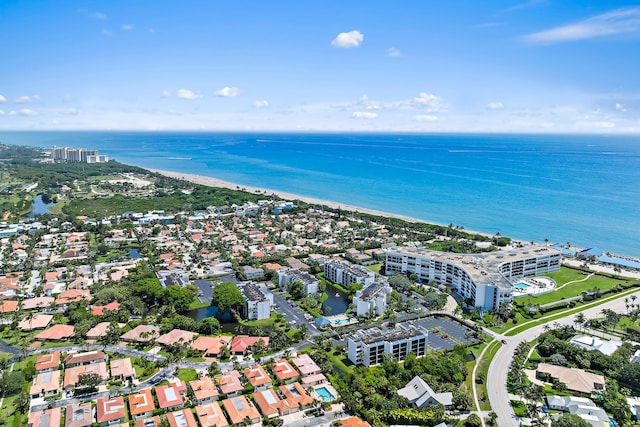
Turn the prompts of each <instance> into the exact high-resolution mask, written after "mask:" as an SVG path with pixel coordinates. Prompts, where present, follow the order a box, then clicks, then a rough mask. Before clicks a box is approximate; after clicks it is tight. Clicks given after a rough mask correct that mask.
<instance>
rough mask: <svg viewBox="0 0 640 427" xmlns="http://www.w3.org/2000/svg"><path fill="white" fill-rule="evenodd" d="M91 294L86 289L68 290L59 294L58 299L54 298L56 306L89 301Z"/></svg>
mask: <svg viewBox="0 0 640 427" xmlns="http://www.w3.org/2000/svg"><path fill="white" fill-rule="evenodd" d="M90 299H91V292H89V291H88V290H86V289H69V290H66V291H62V292H60V294H59V295H58V298H56V304H58V305H61V304H69V303H72V302H77V301H82V300H87V301H88V300H90Z"/></svg>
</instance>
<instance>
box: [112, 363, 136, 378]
mask: <svg viewBox="0 0 640 427" xmlns="http://www.w3.org/2000/svg"><path fill="white" fill-rule="evenodd" d="M135 377H136V371H135V369H133V365H132V364H131V359H129V358H128V357H125V358H124V359H115V360H111V379H112V380H114V381H117V380H121V381H133V379H134V378H135Z"/></svg>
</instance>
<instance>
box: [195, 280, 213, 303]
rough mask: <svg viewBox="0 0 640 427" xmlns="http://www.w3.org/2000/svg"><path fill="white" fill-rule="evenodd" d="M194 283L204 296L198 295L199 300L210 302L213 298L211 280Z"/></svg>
mask: <svg viewBox="0 0 640 427" xmlns="http://www.w3.org/2000/svg"><path fill="white" fill-rule="evenodd" d="M193 283H194V284H195V285H196V286H197V287H198V289H199V290H200V292H201V293H202V295H198V300H200V302H210V301H211V298H212V297H213V288H212V287H211V285H212V283H211V282H210V281H209V280H196V281H194V282H193Z"/></svg>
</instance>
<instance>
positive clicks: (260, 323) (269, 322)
mask: <svg viewBox="0 0 640 427" xmlns="http://www.w3.org/2000/svg"><path fill="white" fill-rule="evenodd" d="M277 319H278V313H276V312H275V311H272V312H271V317H269V318H268V319H262V320H242V321H241V322H240V323H241V324H243V325H245V326H251V327H254V328H258V327H260V328H265V327H271V326H273V325H274V324H275V323H276V320H277Z"/></svg>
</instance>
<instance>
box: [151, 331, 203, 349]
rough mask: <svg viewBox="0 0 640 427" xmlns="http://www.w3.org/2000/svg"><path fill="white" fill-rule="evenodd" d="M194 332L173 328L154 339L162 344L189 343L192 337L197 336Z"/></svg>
mask: <svg viewBox="0 0 640 427" xmlns="http://www.w3.org/2000/svg"><path fill="white" fill-rule="evenodd" d="M197 335H198V334H196V333H195V332H190V331H183V330H182V329H173V330H172V331H170V332H167V333H166V334H164V335H160V337H158V339H157V340H156V343H158V344H160V345H164V346H169V345H174V344H184V345H189V344H190V343H191V342H192V341H193V340H194V338H195V337H196V336H197Z"/></svg>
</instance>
